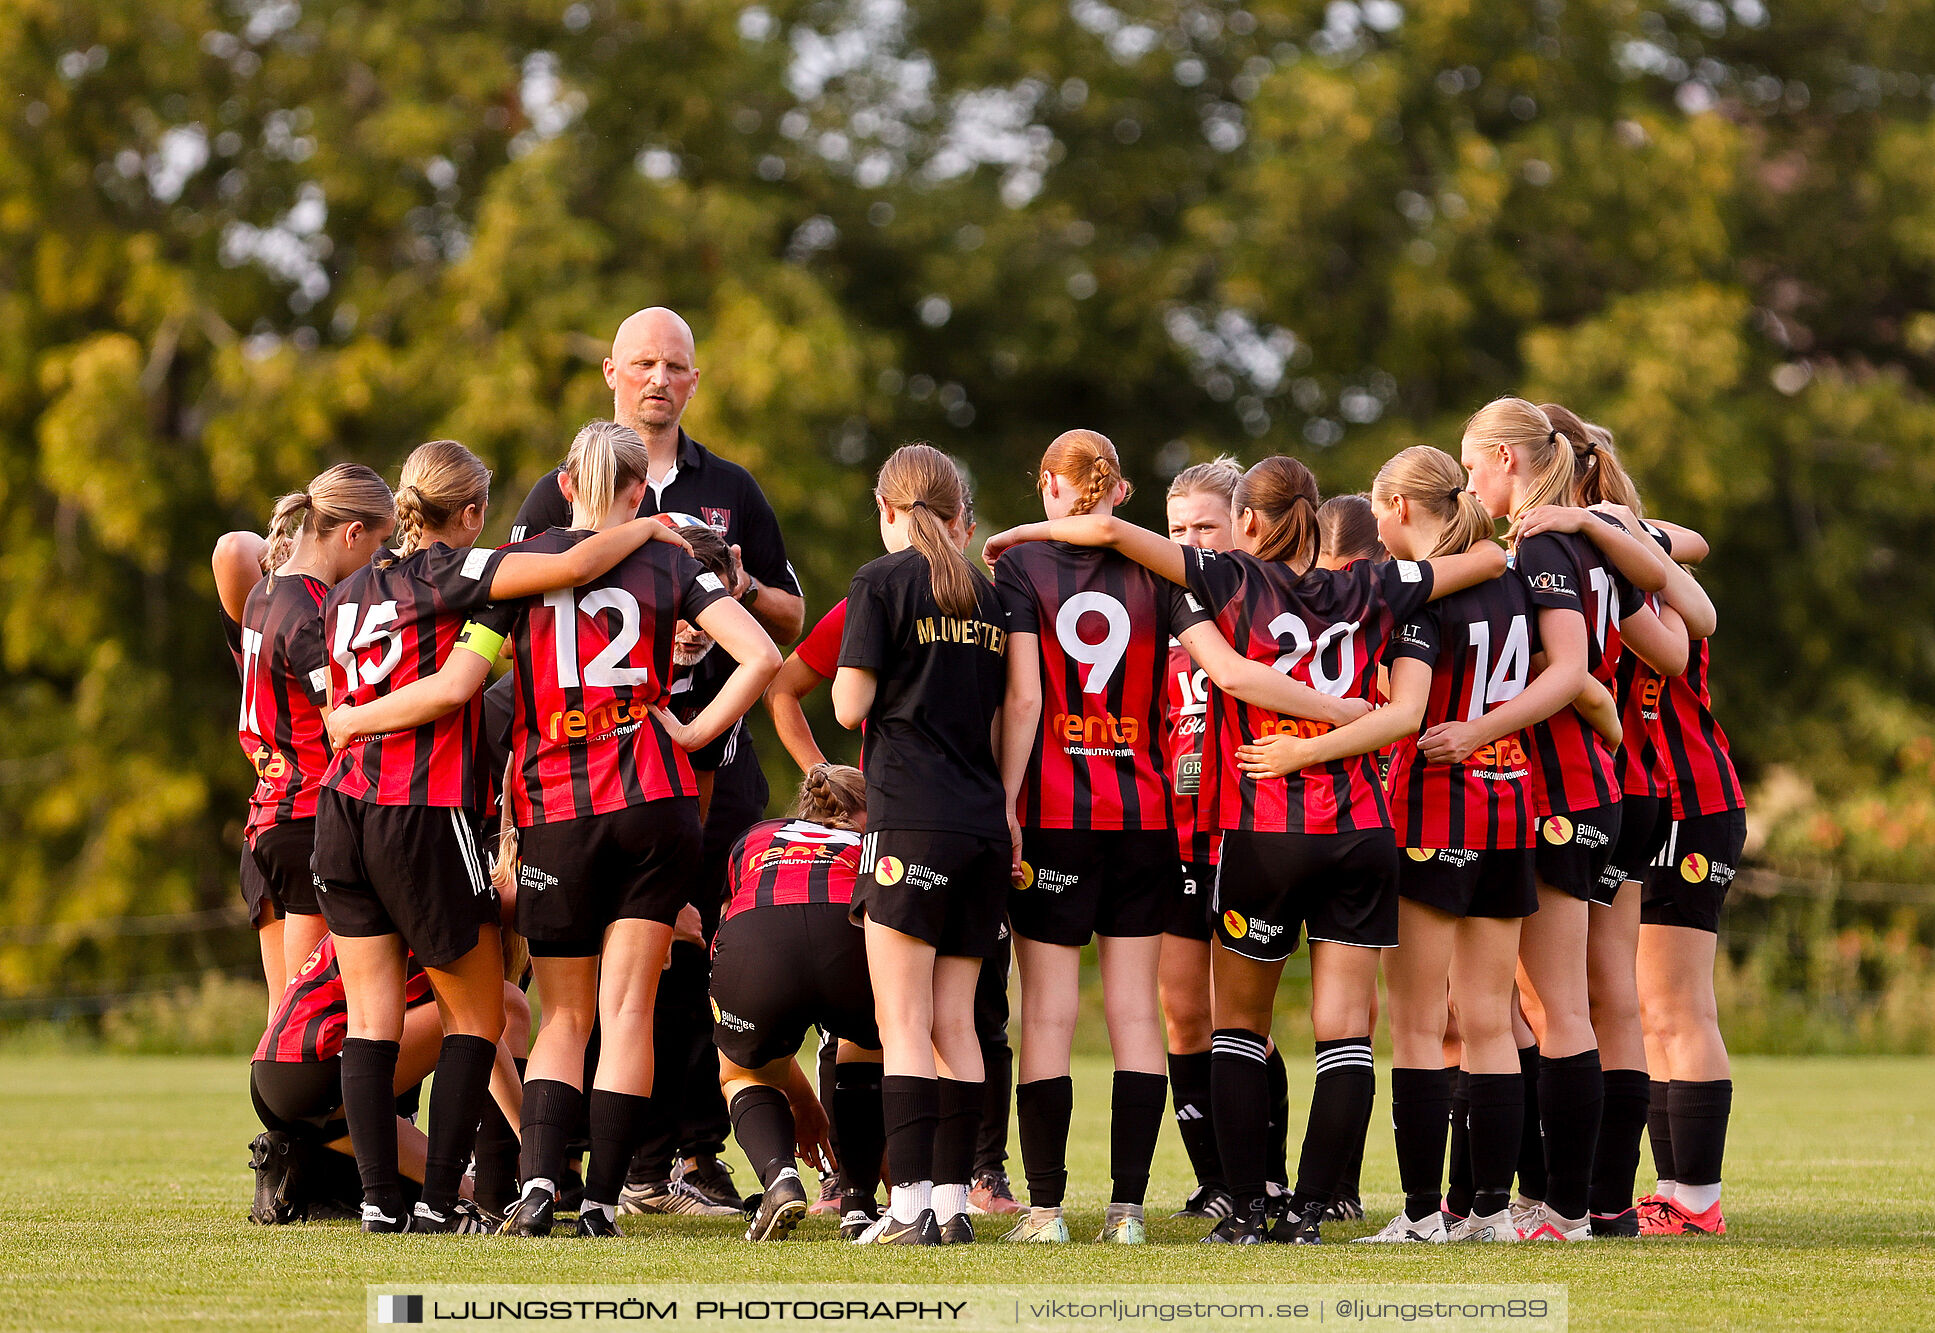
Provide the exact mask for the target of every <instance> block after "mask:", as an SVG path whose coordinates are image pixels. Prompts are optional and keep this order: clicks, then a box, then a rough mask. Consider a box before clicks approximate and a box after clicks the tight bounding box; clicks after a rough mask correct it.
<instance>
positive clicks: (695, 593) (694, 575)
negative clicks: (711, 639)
mask: <svg viewBox="0 0 1935 1333" xmlns="http://www.w3.org/2000/svg"><path fill="white" fill-rule="evenodd" d="M673 558H674V560H675V561H676V564H677V568H676V570H675V573H674V577H676V578H677V579H678V584H679V617H680V618H681V619H683V620H687V621H692V622H695V623H696V622H697V620H698V618H699V616H700V615H701V614H703V613H704V612H705V610H706V609H707V608H708V607H710V606H711V605H712V604H713V603H715V602H723V601H726V600H727V599H728V598H730V597H731V596H732V589H730V588H728V587H727V586H726V585H725V580H723V579H721V578H720V577H719V576H718V575H717V574H714V573H713V572H712V571H711V570H709V569H707V568H706V567H705V566H704V565H702V564H700V563H699V562H698V561H697V560H695V559H693V558H692V557H691V556H689V555H687V554H686V553H685V552H684V551H676V552H675V554H674V557H673Z"/></svg>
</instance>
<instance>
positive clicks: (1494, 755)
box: [1465, 736, 1529, 782]
mask: <svg viewBox="0 0 1935 1333" xmlns="http://www.w3.org/2000/svg"><path fill="white" fill-rule="evenodd" d="M1528 762H1529V761H1528V760H1527V758H1526V756H1525V746H1524V745H1522V744H1521V743H1520V742H1519V739H1518V737H1517V736H1507V737H1505V738H1504V739H1502V740H1496V741H1493V742H1492V743H1491V744H1490V745H1481V746H1479V747H1478V748H1477V749H1476V750H1473V751H1472V752H1471V753H1470V754H1468V755H1466V756H1465V767H1466V768H1468V769H1470V770H1471V771H1472V773H1473V774H1474V775H1475V776H1476V777H1478V778H1481V779H1483V780H1484V781H1486V782H1508V781H1510V780H1511V779H1513V778H1522V777H1524V776H1525V774H1526V765H1527V763H1528Z"/></svg>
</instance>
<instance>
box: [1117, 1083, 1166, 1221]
mask: <svg viewBox="0 0 1935 1333" xmlns="http://www.w3.org/2000/svg"><path fill="white" fill-rule="evenodd" d="M1168 1104H1169V1080H1168V1079H1166V1078H1164V1077H1163V1076H1162V1075H1161V1074H1143V1073H1136V1072H1134V1071H1132V1070H1123V1069H1118V1070H1116V1071H1115V1082H1114V1084H1113V1086H1112V1087H1111V1089H1110V1091H1109V1175H1110V1176H1111V1177H1113V1178H1114V1179H1113V1184H1112V1185H1111V1193H1110V1195H1109V1202H1111V1203H1134V1204H1139V1203H1141V1202H1142V1201H1143V1198H1144V1197H1145V1196H1146V1195H1147V1194H1148V1193H1149V1163H1150V1162H1152V1161H1154V1160H1155V1156H1156V1136H1157V1135H1158V1134H1160V1133H1161V1132H1162V1112H1163V1108H1164V1107H1166V1106H1167V1105H1168Z"/></svg>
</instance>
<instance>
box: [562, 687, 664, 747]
mask: <svg viewBox="0 0 1935 1333" xmlns="http://www.w3.org/2000/svg"><path fill="white" fill-rule="evenodd" d="M651 711H652V710H651V701H650V700H648V699H646V698H645V697H644V696H642V695H641V696H638V697H635V698H632V699H629V700H627V699H612V700H610V701H609V702H606V703H602V704H599V705H598V706H597V707H596V708H593V709H591V710H589V711H586V710H584V709H580V708H567V709H564V710H563V711H561V712H557V713H553V714H551V716H550V717H549V718H548V719H547V720H546V721H545V724H544V737H545V739H546V740H553V741H555V740H559V739H563V740H567V741H582V740H587V739H589V738H591V737H593V736H598V737H602V736H605V735H607V734H611V735H618V734H621V733H628V732H630V731H632V730H633V729H634V728H636V727H637V726H638V725H639V723H641V722H643V721H644V720H645V719H646V718H647V717H649V716H650V715H651Z"/></svg>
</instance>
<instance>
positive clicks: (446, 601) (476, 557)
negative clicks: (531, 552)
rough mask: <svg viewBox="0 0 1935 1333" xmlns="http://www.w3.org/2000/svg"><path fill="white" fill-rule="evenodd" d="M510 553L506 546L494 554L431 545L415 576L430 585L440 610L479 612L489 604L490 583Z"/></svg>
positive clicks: (484, 549) (480, 548)
mask: <svg viewBox="0 0 1935 1333" xmlns="http://www.w3.org/2000/svg"><path fill="white" fill-rule="evenodd" d="M509 553H510V549H509V548H508V547H500V548H498V549H497V550H494V551H493V550H491V549H489V548H488V547H483V546H471V547H467V548H465V549H463V550H459V551H453V550H451V549H450V548H449V547H447V546H446V547H442V548H438V547H434V546H433V547H431V548H430V549H429V550H427V551H423V552H421V555H422V557H423V560H422V563H421V564H419V565H418V566H417V575H418V577H419V578H421V579H422V580H423V581H424V582H425V583H427V584H429V585H430V590H431V591H432V592H433V593H434V594H435V595H436V599H437V606H438V607H439V609H441V610H444V611H481V610H483V609H484V608H485V607H487V606H489V605H490V604H491V600H490V585H491V581H492V580H493V579H495V578H496V577H497V567H498V566H499V565H501V564H503V563H504V557H505V556H506V555H508V554H509Z"/></svg>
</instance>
